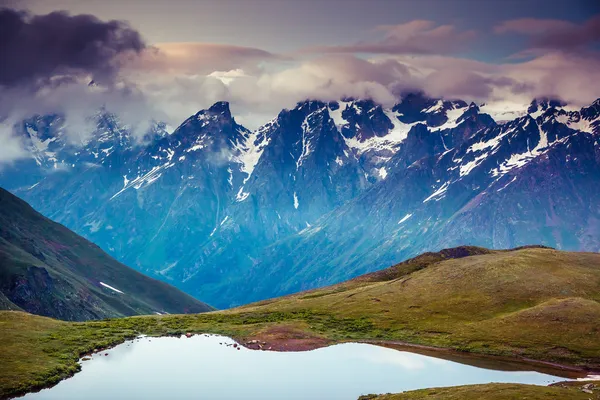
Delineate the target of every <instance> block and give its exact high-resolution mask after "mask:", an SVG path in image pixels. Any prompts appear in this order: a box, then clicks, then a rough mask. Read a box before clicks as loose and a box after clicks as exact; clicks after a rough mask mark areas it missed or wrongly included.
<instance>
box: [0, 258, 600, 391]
mask: <svg viewBox="0 0 600 400" xmlns="http://www.w3.org/2000/svg"><path fill="white" fill-rule="evenodd" d="M482 253H483V254H482ZM475 254H478V255H474V256H470V257H466V258H460V259H451V258H450V259H448V258H447V257H445V256H444V257H441V256H439V255H435V254H434V255H427V256H426V257H424V258H419V259H415V260H416V261H415V260H411V261H409V262H407V263H402V264H399V265H398V266H395V267H392V268H390V269H388V270H386V271H384V272H383V273H377V274H371V275H366V276H364V277H361V278H358V279H356V280H353V281H349V282H346V283H343V284H340V285H336V286H332V287H329V288H324V289H319V290H315V291H311V292H305V293H300V294H297V295H292V296H287V297H283V298H279V299H274V300H269V301H264V302H260V303H256V304H252V305H249V306H246V307H240V308H237V309H233V310H228V311H221V312H213V313H207V314H196V315H161V316H158V315H157V316H143V317H130V318H122V319H111V320H103V321H91V322H85V323H67V322H61V321H56V320H52V319H48V318H43V317H38V316H33V315H30V314H26V313H22V312H16V311H4V312H0V358H1V359H2V362H1V363H0V398H5V397H8V396H12V395H16V394H20V393H24V392H27V391H31V390H34V389H36V388H41V387H45V386H48V385H51V384H53V383H56V382H58V381H59V380H60V379H63V378H65V377H67V376H70V375H72V374H73V373H75V372H76V371H78V369H79V365H78V363H77V361H78V359H79V358H80V357H81V356H82V355H84V354H86V353H89V352H92V351H94V350H97V349H102V348H106V347H110V346H113V345H115V344H118V343H121V342H123V341H124V340H127V339H130V338H133V337H135V336H137V335H139V334H146V335H156V336H158V335H180V334H184V333H188V332H190V333H217V334H223V335H227V336H230V337H233V338H235V339H237V340H239V341H245V340H248V339H261V340H264V341H267V342H268V343H269V346H271V345H272V346H273V349H278V350H293V349H303V348H310V347H318V346H322V345H326V344H328V343H334V342H339V341H348V340H369V341H377V340H385V341H395V342H403V343H411V344H417V345H425V346H433V347H438V348H443V349H451V350H454V351H459V352H462V353H472V354H478V355H493V356H502V357H511V358H513V359H520V360H524V359H525V360H527V359H534V360H540V361H546V362H551V363H560V364H568V365H573V366H579V367H584V368H589V369H600V341H599V340H598V338H599V337H600V303H599V301H600V255H598V254H591V253H566V252H559V251H554V250H549V249H522V250H516V251H504V252H495V251H494V252H491V251H486V252H483V251H479V250H477V251H475ZM289 343H291V344H292V345H290V347H286V345H287V344H289ZM436 390H437V389H436ZM400 398H404V397H400ZM408 398H411V397H408ZM415 398H418V397H415ZM428 398H429V397H428ZM431 398H435V397H431ZM450 398H452V397H450ZM464 398H468V397H464ZM479 398H482V396H480V397H479ZM483 398H488V397H485V396H483ZM489 398H492V397H489ZM499 398H500V397H499ZM532 398H535V397H532ZM550 398H551V397H550Z"/></svg>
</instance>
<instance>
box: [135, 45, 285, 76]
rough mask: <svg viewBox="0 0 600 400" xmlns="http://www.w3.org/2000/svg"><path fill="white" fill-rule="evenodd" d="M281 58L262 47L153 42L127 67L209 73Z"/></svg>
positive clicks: (246, 67)
mask: <svg viewBox="0 0 600 400" xmlns="http://www.w3.org/2000/svg"><path fill="white" fill-rule="evenodd" d="M281 59H283V58H282V57H281V56H279V55H275V54H273V53H270V52H268V51H265V50H261V49H256V48H252V47H243V46H232V45H225V44H215V43H197V42H188V43H157V44H155V45H154V46H153V47H152V48H149V49H147V50H146V51H144V52H142V53H141V54H140V55H139V56H136V57H132V58H131V59H130V62H129V63H128V65H127V67H128V68H129V69H130V70H138V71H144V72H156V73H165V74H174V73H178V74H188V75H193V74H210V73H212V72H214V71H228V70H232V69H236V68H242V69H246V70H248V69H253V70H254V69H256V66H257V65H258V64H260V63H261V62H264V61H274V60H281Z"/></svg>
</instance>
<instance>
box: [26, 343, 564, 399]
mask: <svg viewBox="0 0 600 400" xmlns="http://www.w3.org/2000/svg"><path fill="white" fill-rule="evenodd" d="M220 343H222V344H220ZM233 343H235V342H234V341H233V340H231V339H229V338H226V337H222V336H214V335H211V336H208V335H200V336H194V337H192V338H185V337H183V338H173V337H166V338H141V339H136V340H134V341H129V342H126V343H124V344H122V345H119V346H117V347H115V348H114V349H111V350H107V351H103V352H102V353H100V354H95V355H94V356H93V357H92V359H91V360H89V361H83V362H82V365H83V367H82V371H81V372H79V373H77V374H76V375H75V376H74V377H73V378H70V379H67V380H65V381H62V382H60V383H59V384H58V385H56V386H55V387H53V388H50V389H45V390H43V391H41V392H39V393H32V394H29V395H26V396H24V398H25V399H27V400H34V399H35V400H38V399H40V400H41V399H56V400H69V399H73V400H75V399H76V400H81V399H85V400H95V399H98V400H100V399H101V400H106V399H113V400H116V399H144V400H151V399H205V400H225V399H227V400H232V399H244V400H246V399H261V400H268V399H277V400H281V399H298V400H300V399H302V400H305V399H327V400H333V399H340V400H342V399H343V400H346V399H348V400H350V399H352V400H355V399H357V398H358V396H360V395H361V394H367V393H388V392H401V391H405V390H413V389H420V388H426V387H435V386H455V385H465V384H475V383H489V382H513V383H529V384H539V385H547V384H549V383H551V382H556V381H560V380H564V379H563V378H558V377H554V376H551V375H545V374H541V373H538V372H522V371H521V372H505V371H494V370H489V369H481V368H476V367H472V366H468V365H463V364H458V363H455V362H451V361H447V360H442V359H437V358H433V357H427V356H423V355H419V354H413V353H409V352H404V351H397V350H393V349H388V348H384V347H379V346H374V345H369V344H360V343H345V344H339V345H335V346H331V347H326V348H322V349H317V350H313V351H307V352H287V353H283V352H271V351H257V350H248V349H246V348H243V347H242V348H241V350H237V349H236V348H234V347H233V346H232V344H233ZM227 345H229V346H227ZM105 353H107V354H108V356H104V354H105Z"/></svg>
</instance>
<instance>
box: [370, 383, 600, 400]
mask: <svg viewBox="0 0 600 400" xmlns="http://www.w3.org/2000/svg"><path fill="white" fill-rule="evenodd" d="M586 383H587V382H585V383H581V382H580V383H578V384H577V385H565V386H533V385H518V384H510V383H490V384H487V385H467V386H455V387H450V388H432V389H423V390H413V391H410V392H405V393H398V394H384V395H380V396H376V395H368V396H361V397H360V399H359V400H422V399H427V400H442V399H443V400H481V399H485V400H517V399H523V400H525V399H526V400H548V399H556V400H589V399H600V390H592V393H591V394H589V393H585V392H583V391H582V390H581V386H583V385H584V384H586ZM594 384H595V385H596V386H597V385H598V382H595V383H594Z"/></svg>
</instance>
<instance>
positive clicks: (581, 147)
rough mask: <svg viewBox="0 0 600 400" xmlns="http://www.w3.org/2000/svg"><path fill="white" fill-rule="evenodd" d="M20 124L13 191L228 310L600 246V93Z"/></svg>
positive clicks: (220, 109) (1, 181) (4, 177)
mask: <svg viewBox="0 0 600 400" xmlns="http://www.w3.org/2000/svg"><path fill="white" fill-rule="evenodd" d="M90 121H91V122H92V123H93V125H94V126H95V128H94V132H91V133H90V134H89V135H86V137H88V139H86V140H83V141H81V142H79V143H73V140H72V137H71V136H72V135H68V134H67V131H68V129H69V127H68V124H67V123H66V122H65V120H64V118H63V117H62V116H60V115H45V116H34V117H32V118H29V119H27V120H24V121H23V122H22V123H20V124H19V125H18V126H16V129H17V132H18V134H19V135H21V137H22V138H23V141H24V143H25V145H26V147H27V148H28V151H29V152H30V155H31V156H30V157H29V158H26V159H23V160H21V161H19V162H17V163H15V164H13V165H12V166H10V167H8V168H4V169H3V170H2V171H0V185H2V186H3V187H5V188H7V189H9V190H10V191H12V192H13V193H15V194H17V195H18V196H20V197H22V198H23V199H25V200H26V201H28V202H29V203H30V204H32V206H33V207H34V208H36V209H37V210H39V211H40V212H41V213H42V214H44V215H45V216H47V217H49V218H51V219H53V220H55V221H57V222H59V223H61V224H64V225H65V226H67V227H68V228H70V229H72V230H73V231H75V232H76V233H78V234H80V235H82V236H84V237H86V238H87V239H89V240H91V241H93V242H94V243H97V244H98V245H99V246H100V247H101V248H102V249H104V250H105V251H107V252H108V253H109V254H111V255H112V256H114V257H115V258H117V259H118V260H119V261H121V262H123V263H124V264H127V265H130V266H132V267H134V268H136V269H138V270H139V271H142V272H143V273H145V274H148V275H150V276H153V277H156V278H159V279H161V280H164V281H167V282H169V283H171V284H173V285H175V286H177V287H178V288H180V289H182V290H184V291H185V292H187V293H189V294H191V295H193V296H195V297H197V298H200V299H202V300H204V301H207V302H208V303H210V304H213V305H215V306H217V307H223V308H224V307H229V306H232V305H238V304H242V303H247V302H250V301H255V300H261V299H265V298H269V297H273V296H278V295H284V294H288V293H292V292H296V291H299V290H307V289H312V288H315V287H319V286H324V285H328V284H332V283H336V282H340V281H342V280H345V279H348V278H352V277H354V276H358V275H360V274H363V273H367V272H371V271H374V270H377V269H381V268H383V267H385V266H388V265H391V264H394V263H397V262H399V261H402V260H404V259H407V258H410V257H413V256H415V255H417V254H419V253H422V252H424V251H434V250H439V249H441V248H446V247H452V246H456V245H460V244H469V245H478V246H485V247H490V248H509V247H516V246H520V245H526V244H530V243H539V244H543V245H546V246H551V247H555V248H558V249H564V250H588V251H599V250H600V209H599V208H598V204H600V191H599V190H598V189H597V188H598V187H600V186H599V184H600V99H599V100H596V101H595V102H594V103H593V104H591V105H589V106H586V107H583V108H575V107H572V106H569V105H566V104H564V103H561V102H560V101H556V100H551V99H536V100H534V101H532V102H531V104H530V105H529V107H525V108H524V109H523V110H517V111H514V110H512V109H506V110H504V109H499V108H497V107H494V106H492V105H486V104H475V103H470V104H469V103H467V102H464V101H461V100H445V99H432V98H428V97H426V96H424V95H423V94H418V93H413V94H407V95H404V96H403V97H402V99H401V100H400V101H399V102H398V104H396V105H395V106H393V107H391V108H387V107H384V106H383V105H381V104H378V103H376V102H375V101H373V100H369V99H343V100H340V101H334V102H322V101H309V100H307V101H304V102H301V103H298V104H297V106H296V107H295V108H293V109H290V110H287V109H286V110H283V111H281V112H280V113H279V115H277V117H275V118H274V119H273V120H271V121H269V122H268V123H266V124H265V125H263V126H262V127H260V128H258V129H257V130H255V131H250V130H248V129H246V128H245V127H243V126H241V125H240V124H238V123H237V122H236V120H235V118H234V117H233V116H232V114H231V111H230V108H229V104H228V103H226V102H218V103H216V104H214V105H213V106H212V107H210V108H209V109H206V110H201V111H199V112H198V113H197V114H195V115H193V116H191V117H190V118H188V119H187V120H185V121H184V122H183V123H182V124H181V125H180V126H179V127H178V128H176V129H175V130H173V132H169V131H168V129H167V127H166V125H164V124H161V123H153V124H152V128H151V129H150V130H149V131H148V132H147V133H146V134H145V135H143V137H142V138H139V137H137V136H135V135H133V133H132V130H131V128H130V127H128V126H126V125H124V124H122V123H121V122H120V120H119V117H118V116H117V115H114V114H111V113H108V112H106V111H105V110H100V111H99V112H98V113H97V114H96V115H95V116H93V117H91V119H90Z"/></svg>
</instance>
